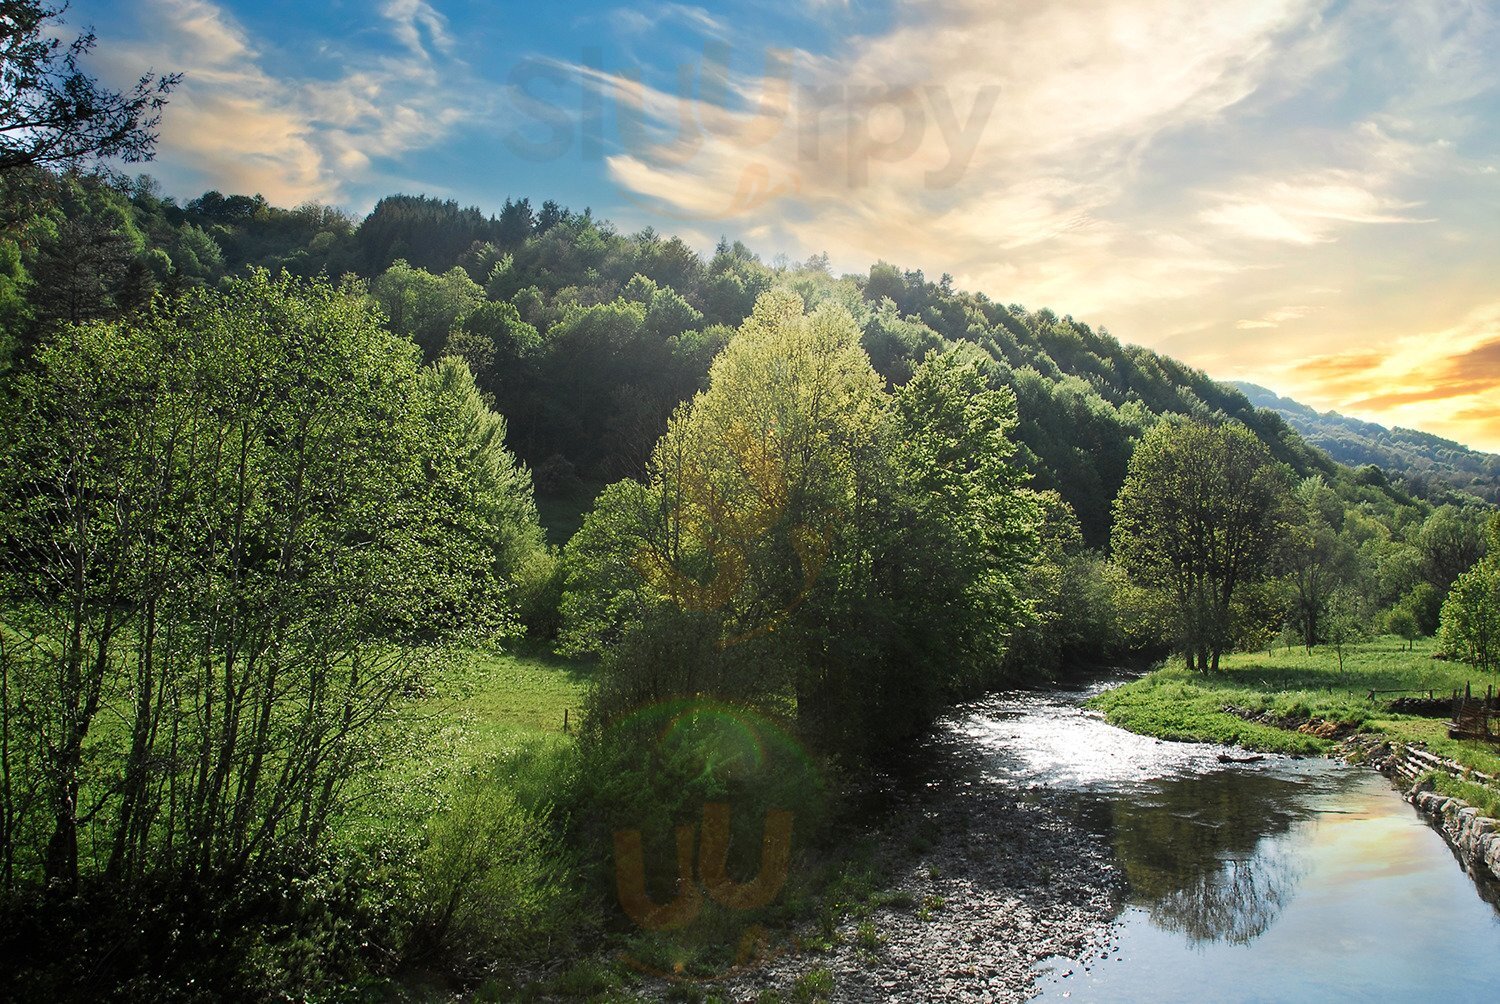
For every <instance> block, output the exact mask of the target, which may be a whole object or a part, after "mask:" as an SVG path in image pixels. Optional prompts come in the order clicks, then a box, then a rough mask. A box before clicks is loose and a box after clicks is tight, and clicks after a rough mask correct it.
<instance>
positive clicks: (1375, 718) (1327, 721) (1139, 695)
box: [1093, 635, 1500, 775]
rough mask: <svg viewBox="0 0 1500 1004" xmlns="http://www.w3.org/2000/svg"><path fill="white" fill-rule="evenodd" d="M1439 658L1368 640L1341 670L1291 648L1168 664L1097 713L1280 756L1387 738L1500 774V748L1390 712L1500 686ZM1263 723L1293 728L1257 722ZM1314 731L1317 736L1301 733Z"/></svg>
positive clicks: (1427, 646)
mask: <svg viewBox="0 0 1500 1004" xmlns="http://www.w3.org/2000/svg"><path fill="white" fill-rule="evenodd" d="M1439 654H1440V647H1439V645H1438V644H1437V642H1436V641H1435V640H1433V639H1421V640H1418V641H1416V642H1415V643H1408V642H1407V641H1406V640H1405V639H1403V638H1399V637H1396V636H1391V635H1386V636H1381V637H1375V638H1367V639H1363V640H1360V641H1358V642H1354V643H1352V644H1350V645H1349V646H1348V651H1347V652H1346V653H1345V658H1344V668H1343V670H1342V671H1341V670H1340V669H1339V668H1338V663H1337V661H1336V660H1335V659H1334V658H1332V655H1331V653H1329V652H1326V651H1324V650H1322V649H1318V650H1315V651H1313V652H1311V653H1309V652H1308V651H1306V649H1304V648H1302V647H1300V646H1297V645H1292V646H1284V645H1281V646H1276V647H1274V648H1273V649H1272V650H1271V651H1259V652H1238V653H1235V654H1233V655H1230V656H1227V657H1226V658H1225V659H1224V662H1223V664H1222V666H1221V670H1220V672H1218V673H1210V674H1202V673H1197V672H1194V671H1190V670H1187V669H1185V668H1183V667H1179V666H1167V667H1163V668H1161V669H1159V670H1156V671H1154V672H1151V673H1148V674H1147V675H1145V676H1143V677H1141V678H1140V679H1138V680H1134V681H1132V682H1130V683H1127V684H1125V685H1124V686H1121V687H1117V688H1115V689H1113V690H1110V691H1108V692H1106V693H1104V694H1101V695H1099V696H1098V697H1097V698H1095V699H1094V702H1093V706H1094V707H1096V708H1098V709H1099V710H1100V711H1102V712H1103V713H1104V715H1105V717H1106V718H1107V719H1108V720H1109V721H1110V722H1111V723H1113V724H1115V725H1119V726H1121V727H1123V728H1127V729H1129V730H1131V731H1132V732H1140V733H1143V734H1145V735H1153V736H1157V737H1159V738H1162V739H1174V740H1183V741H1195V742H1216V743H1224V744H1227V745H1238V746H1243V747H1245V748H1247V749H1251V750H1261V751H1265V752H1275V753H1293V754H1304V755H1306V754H1319V753H1325V752H1328V751H1329V750H1331V749H1332V748H1333V747H1334V745H1335V741H1336V740H1335V738H1333V737H1335V736H1337V737H1344V736H1347V735H1350V734H1353V733H1355V732H1370V733H1378V734H1381V735H1384V736H1388V737H1389V738H1391V739H1392V740H1393V741H1396V742H1403V743H1411V742H1421V743H1424V744H1426V745H1427V747H1428V748H1429V749H1431V750H1432V751H1433V752H1434V753H1437V754H1439V755H1442V756H1446V757H1450V758H1451V759H1454V760H1456V761H1458V762H1459V763H1462V764H1464V765H1466V766H1468V767H1472V768H1473V769H1475V770H1479V771H1483V772H1485V773H1489V774H1497V775H1500V748H1497V747H1495V746H1493V745H1491V744H1487V743H1483V742H1479V741H1476V740H1455V739H1449V738H1448V736H1447V729H1446V724H1445V722H1446V718H1440V717H1420V716H1415V715H1409V714H1400V713H1394V712H1392V711H1391V710H1390V709H1389V706H1390V704H1391V703H1392V702H1393V701H1394V700H1396V699H1398V698H1401V697H1407V698H1426V697H1428V695H1429V693H1430V694H1431V695H1432V696H1433V697H1434V698H1436V699H1437V700H1439V701H1442V700H1444V699H1446V698H1450V697H1451V696H1452V694H1453V693H1454V692H1455V691H1459V692H1461V691H1463V690H1464V688H1465V687H1466V686H1468V687H1473V688H1474V689H1477V690H1478V691H1479V692H1480V693H1483V692H1484V690H1485V688H1486V687H1488V686H1500V674H1496V673H1492V672H1487V671H1485V670H1482V669H1480V668H1478V667H1476V666H1472V665H1468V664H1465V663H1461V662H1456V661H1452V660H1449V659H1444V658H1436V656H1438V655H1439ZM1261 716H1264V718H1265V719H1268V720H1280V721H1281V722H1282V723H1283V725H1282V726H1277V725H1273V724H1267V721H1266V720H1255V719H1258V718H1260V717H1261ZM1320 725H1332V726H1335V728H1332V729H1330V728H1326V727H1325V728H1322V729H1319V726H1320ZM1304 726H1307V731H1300V730H1301V729H1302V728H1303V727H1304ZM1320 731H1321V732H1322V733H1323V734H1322V735H1319V734H1318V733H1319V732H1320Z"/></svg>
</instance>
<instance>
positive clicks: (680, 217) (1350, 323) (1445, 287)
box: [67, 0, 1500, 452]
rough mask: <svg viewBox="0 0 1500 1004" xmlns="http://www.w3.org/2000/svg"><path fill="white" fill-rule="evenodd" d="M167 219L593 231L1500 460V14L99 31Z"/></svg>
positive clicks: (153, 20)
mask: <svg viewBox="0 0 1500 1004" xmlns="http://www.w3.org/2000/svg"><path fill="white" fill-rule="evenodd" d="M67 18H68V21H69V23H70V26H74V27H76V26H81V25H86V24H92V25H93V26H94V28H95V31H96V33H97V35H98V38H99V46H98V50H97V52H96V53H95V54H94V56H93V57H91V61H90V63H89V64H88V66H89V67H90V68H91V69H92V70H93V71H94V72H96V73H97V74H98V75H99V76H100V77H101V78H103V79H104V80H106V81H109V82H111V83H113V84H115V85H116V86H120V85H124V84H127V83H129V82H130V81H133V80H134V79H135V77H136V76H138V75H139V74H140V73H141V72H142V71H143V70H145V69H147V68H154V69H156V70H174V71H181V72H183V73H184V74H185V79H184V81H183V83H182V85H181V86H180V88H179V89H178V90H177V92H176V93H175V94H174V96H173V98H172V101H171V104H170V105H169V106H168V108H167V111H166V117H165V120H164V122H163V125H162V130H161V142H160V144H159V147H158V154H157V160H156V162H155V163H153V164H151V165H149V170H150V172H151V173H152V174H154V175H155V176H156V177H157V178H159V179H160V180H161V181H162V183H163V185H164V187H165V189H166V191H167V192H169V193H171V194H174V195H177V196H179V197H182V198H191V197H192V196H195V195H197V194H199V193H201V192H202V191H204V190H207V189H210V188H213V189H218V190H221V191H224V192H235V193H245V194H253V193H256V192H259V193H261V194H263V195H265V196H266V197H267V198H268V199H271V200H272V201H273V202H276V203H278V204H288V205H289V204H296V203H299V202H303V201H306V200H317V201H322V202H328V203H334V204H338V205H341V206H344V207H345V208H348V209H350V210H353V211H355V212H364V211H367V210H368V209H369V208H370V207H371V206H372V205H373V204H374V202H375V200H376V199H378V198H379V197H380V196H382V195H385V194H390V193H393V192H408V193H417V192H424V193H427V194H431V195H437V196H442V197H447V198H454V199H458V200H459V201H461V202H463V203H465V204H476V205H479V206H481V207H483V208H485V209H487V210H490V211H497V210H498V208H499V206H500V204H501V203H503V202H504V200H505V199H506V198H507V197H514V198H520V197H529V198H530V199H531V200H532V202H533V204H538V203H540V202H541V201H542V200H544V199H549V198H550V199H555V200H557V201H558V202H560V203H562V204H564V205H567V206H570V207H572V208H575V209H581V208H582V207H584V206H588V207H591V208H592V209H593V210H594V211H595V213H596V214H597V215H601V216H604V217H606V218H608V219H610V220H612V221H613V222H614V223H615V224H616V225H617V226H619V227H620V228H621V229H623V230H626V231H634V230H636V229H639V228H641V227H644V226H653V227H655V228H656V229H657V230H658V231H659V232H662V233H668V234H679V235H681V236H682V237H683V238H684V239H685V240H687V241H689V242H690V243H691V244H693V245H694V246H696V247H699V248H700V249H703V250H705V251H707V250H709V249H711V247H712V245H713V244H714V243H715V242H716V241H717V239H718V238H719V237H720V236H721V235H722V236H728V237H730V238H731V239H741V240H744V241H745V242H746V243H747V244H749V245H750V246H751V247H752V248H754V249H755V250H757V251H759V252H760V253H761V254H762V255H764V256H765V257H766V258H767V259H768V260H770V259H774V258H775V256H777V255H780V254H784V255H786V256H787V258H788V259H789V260H801V259H805V258H806V257H807V256H809V255H811V254H815V253H820V252H826V253H828V254H829V255H830V256H831V258H832V262H833V264H834V266H835V268H836V269H838V270H842V271H851V272H853V271H859V272H863V271H865V270H866V269H867V268H868V267H869V265H870V264H871V263H872V262H874V261H876V260H878V259H883V260H886V261H889V262H891V263H893V264H896V265H899V266H901V267H902V268H908V269H915V268H920V269H922V270H924V271H925V272H926V274H927V275H928V277H929V278H937V277H938V276H940V275H941V274H943V273H949V274H951V275H952V276H953V278H954V280H955V282H956V283H957V284H958V285H959V286H960V287H961V288H967V289H973V290H978V291H982V292H984V293H986V294H987V295H989V296H990V297H992V298H994V299H996V300H1000V301H1003V302H1005V303H1020V304H1023V305H1025V306H1026V307H1028V308H1038V307H1044V306H1045V307H1050V308H1052V309H1053V310H1054V311H1055V312H1057V313H1058V314H1071V315H1072V316H1074V317H1075V318H1077V319H1079V320H1083V321H1087V322H1089V323H1090V324H1092V325H1094V326H1095V327H1104V328H1107V329H1108V330H1109V331H1110V332H1111V333H1112V334H1114V335H1115V336H1116V337H1118V338H1120V339H1121V340H1122V341H1125V342H1131V343H1136V344H1140V345H1146V346H1149V347H1151V348H1154V349H1157V350H1159V351H1162V352H1166V353H1168V354H1170V355H1172V356H1175V357H1177V358H1179V359H1181V360H1183V361H1185V362H1187V363H1189V364H1191V365H1194V366H1197V367H1199V368H1201V369H1204V370H1206V371H1207V372H1208V373H1209V374H1210V375H1211V376H1214V377H1216V378H1219V379H1224V380H1236V379H1238V380H1251V381H1254V382H1256V383H1260V384H1263V385H1265V386H1267V387H1270V388H1271V389H1273V390H1276V391H1277V392H1279V393H1282V394H1286V395H1289V396H1292V397H1295V398H1297V399H1298V400H1301V401H1303V402H1304V403H1307V404H1310V405H1313V406H1315V407H1318V408H1320V409H1336V410H1338V411H1341V412H1343V413H1345V414H1349V415H1355V416H1358V417H1361V418H1366V419H1370V420H1373V421H1377V422H1381V423H1384V424H1387V425H1403V426H1408V427H1414V428H1420V429H1424V430H1427V431H1431V432H1435V433H1438V434H1440V435H1445V436H1449V437H1451V438H1454V439H1457V440H1459V441H1461V442H1464V443H1468V444H1470V445H1473V446H1475V447H1477V448H1480V449H1486V450H1490V451H1495V452H1500V282H1497V278H1500V86H1497V85H1500V68H1497V64H1496V59H1495V54H1496V53H1500V4H1497V3H1494V2H1493V0H1472V2H1466V0H1233V2H1205V0H1072V2H1069V0H908V2H905V3H890V2H880V0H875V2H862V0H749V2H745V3H736V4H729V3H706V4H704V5H702V6H698V5H694V4H688V3H657V4H651V5H637V6H621V5H618V4H613V3H598V2H593V0H581V2H573V3H546V4H541V3H513V2H494V3H485V2H480V0H463V2H451V3H450V2H444V0H377V2H371V3H355V2H349V0H332V2H316V3H309V2H305V0H304V2H300V3H293V2H286V0H269V2H263V3H250V2H247V0H132V2H130V3H120V2H118V0H74V2H73V4H72V7H71V8H70V10H69V12H68V14H67Z"/></svg>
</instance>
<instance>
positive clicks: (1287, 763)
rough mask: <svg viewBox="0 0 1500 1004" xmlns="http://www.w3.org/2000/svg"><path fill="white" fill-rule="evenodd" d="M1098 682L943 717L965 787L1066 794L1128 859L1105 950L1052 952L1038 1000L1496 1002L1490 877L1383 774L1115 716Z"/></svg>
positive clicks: (1499, 972) (1498, 964)
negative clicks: (1191, 736)
mask: <svg viewBox="0 0 1500 1004" xmlns="http://www.w3.org/2000/svg"><path fill="white" fill-rule="evenodd" d="M1104 685H1106V684H1096V685H1093V686H1091V687H1089V688H1084V689H1081V690H1077V691H1052V692H1048V693H1042V694H1038V693H1025V694H1006V695H999V696H996V697H994V698H991V699H989V700H987V701H984V702H982V703H979V704H975V705H970V706H967V707H965V708H963V709H961V710H960V712H959V713H957V714H955V715H954V716H953V717H952V718H951V719H949V721H948V722H946V723H945V729H944V738H943V740H942V741H943V742H945V743H949V744H952V747H953V752H956V753H960V754H961V755H959V756H957V757H956V758H955V759H954V762H956V763H963V764H967V765H968V766H967V768H966V769H968V770H971V771H972V775H971V777H972V782H973V783H976V784H981V785H982V784H991V783H992V784H998V785H1004V786H1007V787H1009V788H1011V789H1012V790H1020V791H1023V792H1026V793H1028V794H1027V795H1024V796H1023V797H1033V798H1036V799H1039V800H1040V799H1046V800H1047V801H1048V802H1049V803H1051V804H1052V805H1054V806H1055V805H1058V804H1061V805H1062V806H1063V809H1064V811H1065V812H1067V813H1068V814H1070V815H1071V816H1072V817H1073V818H1074V819H1075V820H1076V822H1077V824H1078V825H1079V826H1081V827H1083V828H1085V829H1087V830H1089V831H1090V832H1093V833H1095V834H1097V835H1098V836H1099V837H1100V838H1102V839H1104V840H1106V841H1108V842H1109V844H1110V845H1111V846H1112V847H1113V849H1114V852H1115V856H1116V859H1117V861H1118V863H1119V866H1120V868H1121V869H1122V871H1123V873H1124V875H1125V878H1126V881H1127V891H1126V893H1125V897H1124V898H1125V902H1124V904H1123V907H1122V912H1121V913H1120V915H1119V916H1118V917H1117V918H1116V921H1115V928H1114V939H1113V943H1112V945H1111V947H1110V949H1109V951H1108V952H1107V954H1106V955H1104V956H1103V957H1102V958H1101V957H1098V956H1096V957H1094V958H1092V959H1090V960H1086V961H1085V962H1079V961H1076V960H1070V959H1063V958H1054V959H1050V960H1048V961H1047V962H1046V963H1044V964H1043V965H1042V966H1041V967H1040V968H1039V986H1040V989H1041V997H1042V999H1047V1000H1060V999H1065V998H1066V999H1068V1000H1074V1001H1079V1000H1081V1001H1110V1002H1119V1001H1151V1002H1161V1001H1194V1002H1209V1001H1235V1002H1242V1001H1276V1002H1288V1001H1330V1000H1362V1001H1363V1000H1370V1001H1495V1000H1500V909H1497V907H1496V906H1494V905H1492V903H1493V902H1495V901H1496V900H1497V897H1496V895H1495V892H1494V890H1492V889H1488V888H1481V887H1479V886H1476V884H1475V882H1474V881H1473V880H1472V879H1470V878H1469V876H1467V875H1466V874H1464V872H1463V870H1462V869H1461V868H1460V866H1459V864H1458V862H1457V861H1456V859H1455V858H1454V856H1453V854H1452V852H1451V851H1450V850H1449V849H1448V846H1447V845H1446V843H1444V841H1443V839H1442V837H1441V836H1440V835H1439V834H1438V833H1437V832H1436V831H1435V830H1433V829H1432V828H1430V827H1429V826H1427V825H1426V824H1425V823H1423V822H1422V821H1421V819H1419V818H1418V816H1417V815H1416V813H1415V811H1414V810H1413V809H1412V808H1411V807H1410V806H1409V805H1407V804H1406V803H1405V802H1403V801H1402V800H1401V799H1400V798H1399V797H1397V795H1396V794H1395V793H1394V791H1393V790H1392V789H1391V786H1390V784H1389V782H1387V781H1386V780H1385V779H1384V778H1382V777H1381V776H1380V775H1378V774H1376V773H1375V772H1373V771H1371V770H1368V769H1364V768H1356V767H1350V766H1345V765H1342V764H1337V763H1333V762H1330V761H1325V760H1321V759H1306V760H1297V759H1288V758H1280V757H1272V758H1267V759H1265V760H1262V761H1259V762H1256V763H1248V764H1239V763H1234V764H1228V763H1224V762H1221V761H1220V759H1219V757H1220V754H1221V753H1223V752H1224V751H1223V748H1222V747H1218V746H1209V745H1197V744H1188V743H1164V742H1159V741H1157V740H1153V739H1149V738H1145V737H1141V736H1137V735H1134V734H1131V733H1128V732H1124V731H1122V730H1120V729H1116V728H1114V727H1112V726H1110V725H1108V724H1106V723H1105V722H1104V721H1103V720H1102V719H1101V718H1100V717H1099V716H1098V715H1097V714H1095V713H1093V712H1090V711H1088V710H1087V709H1085V708H1084V706H1083V704H1084V701H1085V700H1086V699H1087V698H1088V697H1089V696H1090V695H1091V694H1093V693H1097V691H1098V689H1100V687H1102V686H1104ZM1486 896H1488V897H1489V899H1488V900H1487V898H1486Z"/></svg>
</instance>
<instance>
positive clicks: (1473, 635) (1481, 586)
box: [1438, 515, 1500, 672]
mask: <svg viewBox="0 0 1500 1004" xmlns="http://www.w3.org/2000/svg"><path fill="white" fill-rule="evenodd" d="M1488 536H1489V554H1488V555H1487V556H1486V557H1485V558H1484V559H1483V560H1481V561H1479V562H1477V563H1476V564H1475V565H1474V567H1472V568H1470V569H1469V570H1468V571H1466V572H1464V573H1463V574H1461V575H1460V576H1459V577H1458V578H1457V580H1456V581H1455V582H1454V583H1453V587H1452V588H1451V589H1450V590H1449V591H1448V598H1447V599H1446V600H1444V601H1443V611H1442V615H1441V626H1440V628H1439V629H1438V641H1439V643H1440V644H1441V645H1442V647H1443V651H1445V652H1447V653H1449V654H1450V655H1452V656H1454V657H1455V658H1458V659H1462V660H1463V661H1464V662H1467V663H1471V664H1473V665H1475V666H1478V667H1479V668H1480V669H1483V670H1488V671H1492V672H1493V671H1495V670H1500V515H1495V516H1491V517H1490V522H1489V531H1488Z"/></svg>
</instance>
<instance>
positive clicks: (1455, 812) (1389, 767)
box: [1345, 737, 1500, 899]
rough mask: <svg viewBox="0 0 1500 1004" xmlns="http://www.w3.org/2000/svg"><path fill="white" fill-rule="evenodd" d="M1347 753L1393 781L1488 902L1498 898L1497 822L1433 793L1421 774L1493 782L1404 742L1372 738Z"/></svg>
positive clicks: (1460, 802)
mask: <svg viewBox="0 0 1500 1004" xmlns="http://www.w3.org/2000/svg"><path fill="white" fill-rule="evenodd" d="M1345 754H1346V756H1348V757H1349V758H1350V759H1351V760H1354V761H1356V762H1361V763H1366V764H1368V765H1370V766H1372V767H1374V768H1375V769H1377V770H1379V771H1380V772H1381V773H1382V774H1384V775H1386V776H1387V777H1389V778H1391V780H1392V781H1393V782H1395V784H1396V785H1397V787H1399V788H1400V789H1401V791H1402V797H1404V798H1405V799H1406V800H1407V801H1408V802H1410V803H1411V804H1412V805H1413V806H1414V807H1415V808H1416V810H1417V811H1418V812H1420V813H1421V814H1422V816H1423V817H1424V818H1426V819H1427V821H1428V822H1429V823H1431V824H1432V826H1433V827H1434V828H1435V829H1437V830H1438V832H1440V833H1442V835H1443V837H1444V839H1445V840H1447V841H1448V846H1449V847H1451V848H1452V849H1453V853H1454V854H1455V855H1456V856H1457V857H1458V860H1459V862H1460V863H1461V864H1462V865H1463V866H1464V870H1465V871H1467V872H1468V873H1469V874H1470V875H1471V876H1472V877H1473V878H1474V880H1475V881H1476V882H1478V883H1480V885H1481V891H1483V892H1487V893H1490V894H1491V895H1489V896H1486V898H1487V899H1493V898H1495V897H1497V896H1500V890H1497V889H1496V887H1495V883H1496V882H1500V820H1496V819H1492V818H1490V817H1488V816H1485V815H1483V814H1482V813H1481V812H1480V811H1479V810H1478V809H1477V808H1475V807H1474V806H1472V805H1470V804H1469V803H1468V802H1465V801H1464V800H1463V799H1461V798H1454V797H1452V796H1449V795H1444V794H1442V793H1440V792H1437V791H1434V790H1433V785H1432V782H1431V781H1430V780H1426V779H1425V776H1426V775H1427V774H1428V772H1430V771H1443V772H1446V773H1449V774H1452V775H1454V776H1455V777H1467V778H1471V779H1477V780H1482V781H1486V782H1489V781H1492V780H1493V779H1492V778H1490V777H1489V775H1486V774H1478V775H1477V777H1476V772H1474V771H1470V770H1466V769H1465V768H1464V767H1463V765H1462V764H1459V763H1456V762H1455V761H1452V760H1445V759H1443V758H1442V757H1438V756H1435V755H1433V754H1432V753H1429V752H1428V751H1426V750H1423V749H1419V748H1417V747H1415V746H1409V745H1405V744H1402V743H1391V742H1388V741H1383V740H1378V739H1375V738H1374V737H1364V739H1363V740H1362V741H1355V742H1351V743H1348V744H1346V748H1345Z"/></svg>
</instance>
